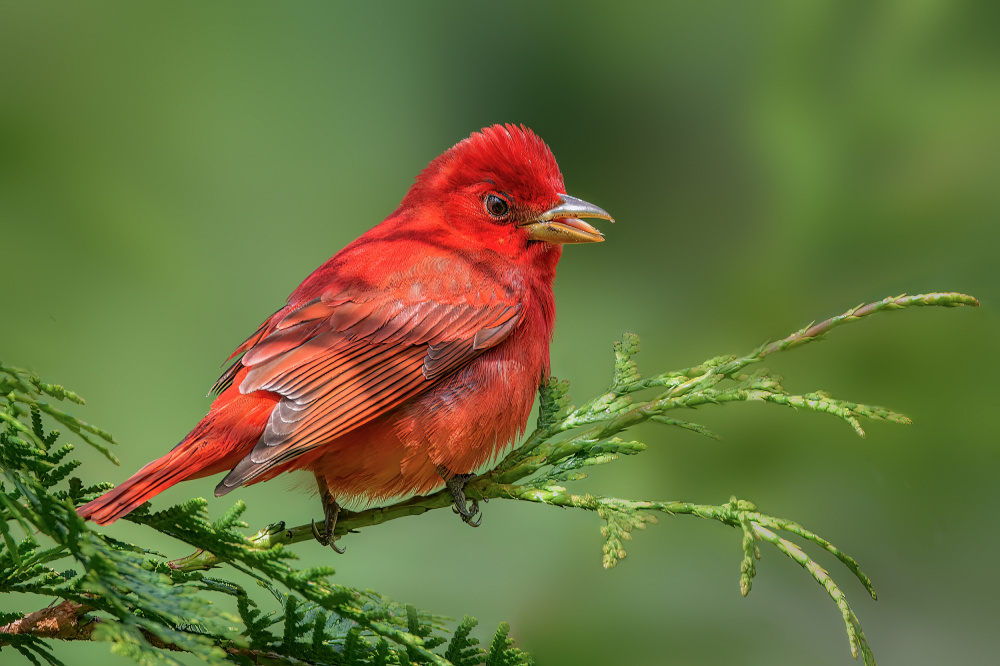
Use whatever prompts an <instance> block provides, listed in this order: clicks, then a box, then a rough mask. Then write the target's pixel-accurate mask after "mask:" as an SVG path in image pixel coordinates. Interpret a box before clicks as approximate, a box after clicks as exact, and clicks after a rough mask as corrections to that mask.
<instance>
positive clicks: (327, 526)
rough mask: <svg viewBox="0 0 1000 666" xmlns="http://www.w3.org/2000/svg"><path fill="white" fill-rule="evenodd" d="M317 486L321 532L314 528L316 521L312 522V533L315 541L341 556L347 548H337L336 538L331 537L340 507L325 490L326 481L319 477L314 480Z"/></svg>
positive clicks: (327, 490)
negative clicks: (321, 524) (320, 509)
mask: <svg viewBox="0 0 1000 666" xmlns="http://www.w3.org/2000/svg"><path fill="white" fill-rule="evenodd" d="M316 482H317V484H319V492H320V497H321V498H322V500H323V518H324V520H323V532H322V533H320V531H319V530H318V529H317V528H316V521H315V520H314V521H312V533H313V536H314V537H316V541H319V542H320V544H322V545H324V546H329V547H330V548H333V551H334V552H335V553H338V554H340V555H343V554H344V552H345V551H346V550H347V548H337V544H336V541H335V539H336V537H335V536H334V535H333V531H334V530H335V529H336V527H337V516H339V515H340V505H339V504H337V500H335V499H334V498H333V494H332V493H331V492H330V491H329V489H327V487H326V481H325V480H323V479H322V478H320V477H317V478H316Z"/></svg>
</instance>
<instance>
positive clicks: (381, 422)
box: [78, 125, 611, 552]
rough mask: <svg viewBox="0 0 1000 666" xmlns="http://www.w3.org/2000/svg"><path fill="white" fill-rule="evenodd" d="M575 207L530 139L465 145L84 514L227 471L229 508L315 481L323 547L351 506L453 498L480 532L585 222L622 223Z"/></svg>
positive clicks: (495, 135) (281, 314) (109, 513)
mask: <svg viewBox="0 0 1000 666" xmlns="http://www.w3.org/2000/svg"><path fill="white" fill-rule="evenodd" d="M565 192H566V188H565V186H564V185H563V177H562V174H561V173H560V172H559V167H558V165H557V164H556V160H555V157H553V155H552V151H550V150H549V148H548V146H546V145H545V143H544V142H543V141H542V140H541V139H540V138H538V136H536V135H535V134H534V133H533V132H532V131H531V130H529V129H527V128H526V127H524V126H520V127H518V126H514V125H505V126H500V125H494V126H492V127H488V128H486V129H483V130H482V131H480V132H477V133H474V134H473V135H472V136H471V137H469V138H468V139H465V140H464V141H461V142H459V143H458V144H456V145H455V146H454V147H452V148H451V149H450V150H448V151H447V152H446V153H444V154H443V155H441V156H439V157H438V158H437V159H435V160H434V161H433V162H431V163H430V165H429V166H428V167H427V168H426V169H424V171H423V172H422V173H421V174H420V175H419V176H418V177H417V180H416V182H415V183H414V184H413V186H412V187H411V188H410V191H409V192H408V193H407V195H406V197H405V198H404V199H403V201H402V203H401V204H400V205H399V207H398V208H397V209H396V210H395V211H394V212H393V213H392V214H391V215H390V216H389V217H388V218H386V219H385V220H384V221H383V222H382V223H381V224H379V225H377V226H375V227H374V228H372V229H371V230H369V231H368V232H366V233H365V234H363V235H362V236H361V237H360V238H358V239H357V240H355V241H354V242H353V243H351V244H350V245H348V246H347V247H346V248H344V249H343V250H341V251H340V252H339V253H337V254H336V255H335V256H334V257H332V258H331V259H329V260H328V261H327V262H326V263H324V264H323V265H322V266H320V267H319V268H318V269H317V270H316V271H315V272H314V273H313V274H312V275H310V276H309V277H308V278H306V280H305V282H303V283H302V284H301V285H299V287H298V288H297V289H296V290H295V291H294V292H292V295H291V296H289V298H288V303H287V304H286V305H285V307H283V308H281V309H280V310H278V311H277V312H275V313H274V314H273V315H271V316H270V317H268V318H267V320H266V321H265V322H264V323H263V324H261V325H260V328H258V329H257V331H256V332H255V333H254V334H253V335H251V336H250V337H249V338H248V339H247V340H246V341H245V342H244V343H243V344H242V345H240V346H239V347H238V348H237V349H236V351H235V352H233V354H232V356H230V359H232V358H233V357H236V356H240V355H242V356H240V358H239V359H238V360H237V361H235V362H234V363H233V365H232V366H231V367H230V368H229V369H228V370H226V371H225V372H224V373H223V375H222V377H220V378H219V381H218V382H217V383H216V384H215V387H214V390H215V391H217V392H218V393H219V395H218V397H217V398H216V399H215V401H214V402H213V403H212V406H211V409H210V410H209V412H208V414H207V415H206V416H205V418H203V419H202V420H201V422H200V423H199V424H198V425H197V426H195V428H194V430H192V431H191V432H190V433H189V434H188V435H187V436H186V437H185V438H184V439H183V440H181V442H180V443H179V444H178V445H177V446H176V447H174V449H173V450H172V451H170V453H168V454H167V455H165V456H163V457H162V458H160V459H158V460H154V461H153V462H151V463H149V464H148V465H146V466H145V467H143V468H142V469H140V470H139V471H138V472H136V473H135V474H134V475H133V476H132V477H131V478H129V479H128V480H127V481H125V482H124V483H123V484H121V485H120V486H118V487H117V488H115V489H114V490H111V491H109V492H107V493H105V494H104V495H102V496H101V497H98V498H97V499H95V500H93V501H92V502H89V503H88V504H85V505H83V506H82V507H80V508H79V510H78V512H79V514H80V515H81V516H83V517H84V518H89V519H92V520H94V521H95V522H97V523H100V524H102V525H105V524H108V523H111V522H114V521H115V520H117V519H119V518H121V517H122V516H124V515H126V514H128V513H129V512H131V511H133V510H134V509H136V508H137V507H138V506H139V505H141V504H142V503H144V502H146V501H147V500H148V499H150V498H151V497H153V496H154V495H157V494H158V493H161V492H163V491H164V490H166V489H167V488H169V487H170V486H172V485H174V484H175V483H177V482H179V481H184V480H186V479H197V478H201V477H204V476H209V475H212V474H217V473H219V472H224V471H227V470H228V472H229V473H228V474H227V475H226V477H225V478H224V479H223V480H222V482H221V483H219V485H218V486H217V487H216V489H215V495H216V496H217V497H218V496H221V495H225V494H226V493H228V492H230V491H231V490H233V489H235V488H238V487H239V486H244V485H249V484H252V483H258V482H260V481H266V480H268V479H271V478H273V477H275V476H277V475H278V474H281V473H282V472H288V471H291V470H298V469H307V470H310V471H312V472H313V473H314V474H315V475H316V481H317V483H318V485H319V491H320V496H321V497H322V500H323V507H324V515H325V517H326V521H325V529H324V531H323V532H322V533H320V532H319V530H317V529H316V527H315V525H314V527H313V530H314V532H315V534H316V537H317V539H318V540H319V541H320V542H321V543H323V544H324V545H325V544H332V539H333V531H334V528H335V526H336V520H337V515H338V513H339V512H340V509H341V507H344V508H345V509H346V510H352V511H353V510H361V509H364V508H367V507H372V506H381V505H387V504H393V503H395V502H399V501H401V500H403V499H406V498H408V497H412V496H415V495H426V494H429V493H432V492H435V491H437V490H439V489H440V488H441V487H442V486H445V485H447V486H448V488H449V489H451V491H452V493H453V495H454V497H455V504H456V508H457V509H458V510H459V512H460V513H461V514H462V518H463V520H465V521H466V522H468V523H470V524H477V523H474V522H472V518H473V516H474V515H475V514H476V511H477V507H476V506H475V505H473V507H472V509H471V510H470V509H468V508H467V507H466V503H465V495H464V492H463V489H464V486H465V483H466V481H467V480H468V479H470V478H472V477H473V476H474V475H475V474H477V473H481V472H482V471H485V470H486V469H488V468H489V466H490V465H491V464H495V463H496V462H497V461H498V460H499V458H500V457H501V456H503V455H505V454H506V453H507V452H509V451H510V449H511V447H512V445H513V443H514V441H515V438H516V437H518V436H519V435H520V434H521V433H523V432H524V428H525V424H526V423H527V421H528V417H529V415H530V411H531V406H532V403H533V401H534V397H535V391H536V389H537V387H538V384H539V381H541V380H542V379H544V378H545V377H547V376H548V374H549V342H550V341H551V340H552V329H553V325H554V323H555V302H554V299H553V294H552V282H553V280H554V279H555V275H556V264H557V263H558V261H559V257H560V255H561V254H562V247H561V246H562V244H564V243H592V242H598V241H601V240H603V236H602V235H601V233H600V232H599V231H598V230H597V229H595V228H594V227H592V226H591V225H589V224H587V223H586V222H584V221H582V220H581V219H580V218H582V217H590V218H604V219H607V220H611V216H610V215H608V213H606V212H605V211H604V210H602V209H600V208H598V207H597V206H594V205H592V204H589V203H587V202H585V201H581V200H580V199H576V198H574V197H571V196H569V195H567V194H566V193H565ZM333 547H334V549H335V550H338V552H339V549H337V548H336V545H333Z"/></svg>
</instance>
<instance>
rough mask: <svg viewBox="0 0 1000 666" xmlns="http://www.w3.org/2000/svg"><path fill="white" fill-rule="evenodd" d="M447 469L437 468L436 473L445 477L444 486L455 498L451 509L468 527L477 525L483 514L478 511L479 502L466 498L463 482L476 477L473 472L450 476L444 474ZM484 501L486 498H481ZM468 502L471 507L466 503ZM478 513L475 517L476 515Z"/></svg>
mask: <svg viewBox="0 0 1000 666" xmlns="http://www.w3.org/2000/svg"><path fill="white" fill-rule="evenodd" d="M447 473H448V470H446V469H444V468H438V474H440V475H441V476H442V477H444V479H445V482H444V483H445V486H447V488H448V490H450V491H451V496H452V497H454V498H455V504H454V506H452V507H451V510H452V511H454V512H455V513H457V514H458V515H459V516H461V517H462V522H464V523H465V524H466V525H468V526H469V527H479V526H480V525H481V524H482V522H483V514H482V513H481V512H480V511H479V502H478V501H477V500H474V499H468V498H466V496H465V484H467V483H468V482H469V481H470V480H471V479H474V478H476V475H475V474H455V475H453V476H451V477H447V476H445V475H446V474H447ZM483 501H484V502H485V501H487V500H483ZM466 502H469V503H471V504H472V507H471V508H469V506H468V505H467V504H466ZM477 514H478V515H479V517H478V518H476V515H477Z"/></svg>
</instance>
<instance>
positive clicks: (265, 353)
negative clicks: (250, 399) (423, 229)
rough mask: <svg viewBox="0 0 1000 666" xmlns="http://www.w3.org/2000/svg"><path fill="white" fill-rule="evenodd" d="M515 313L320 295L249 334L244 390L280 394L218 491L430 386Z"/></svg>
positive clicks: (510, 308) (508, 327) (498, 333)
mask: <svg viewBox="0 0 1000 666" xmlns="http://www.w3.org/2000/svg"><path fill="white" fill-rule="evenodd" d="M520 314H521V305H520V304H518V303H516V302H508V303H503V302H494V303H489V304H483V303H468V302H465V303H458V304H450V303H437V302H433V301H424V302H421V303H403V302H400V301H392V302H389V303H386V302H384V301H383V302H381V303H378V302H375V301H365V300H360V299H359V300H351V299H349V298H331V299H329V300H328V301H324V300H322V299H316V300H314V301H310V302H308V303H306V304H304V305H303V306H302V307H300V308H297V309H296V310H294V311H292V312H290V313H288V314H287V315H285V316H284V317H283V318H282V319H280V320H279V321H277V323H276V324H274V325H273V327H272V328H271V330H270V332H269V333H268V334H266V335H258V334H255V336H256V337H255V338H251V339H252V340H253V341H254V342H253V344H252V345H250V346H247V347H246V348H245V349H243V352H244V356H243V358H242V360H241V362H240V363H238V364H237V365H242V366H246V367H247V368H248V372H247V374H246V376H245V377H244V378H243V381H242V383H241V384H240V391H241V392H242V393H250V392H252V391H258V390H263V391H271V392H274V393H278V394H279V395H281V396H282V399H281V400H280V401H279V402H278V404H277V406H276V407H275V408H274V411H273V412H272V413H271V417H270V419H269V421H268V424H267V427H266V428H265V430H264V434H263V435H262V436H261V438H260V440H259V441H258V443H257V445H256V446H255V447H254V449H253V451H251V452H250V454H249V455H247V456H246V457H245V458H244V459H243V460H241V461H240V462H239V464H237V465H236V467H234V468H233V470H232V471H231V472H230V473H229V474H228V475H227V476H226V478H225V479H223V481H222V483H220V484H219V486H218V487H217V488H216V491H215V493H216V495H223V494H225V493H227V492H229V491H230V490H232V489H233V488H236V487H237V486H241V485H243V484H245V483H246V482H248V481H250V480H252V479H254V478H255V477H257V476H259V475H261V474H263V473H264V472H266V471H268V470H270V469H272V468H274V467H275V466H277V465H280V464H282V463H285V462H288V461H289V460H291V459H293V458H295V457H297V456H299V455H302V454H303V453H305V452H306V451H310V450H312V449H314V448H316V447H317V446H322V445H323V444H325V443H326V442H329V441H330V440H332V439H334V438H335V437H338V436H340V435H343V434H344V433H346V432H348V431H349V430H352V429H353V428H356V427H358V426H360V425H362V424H364V423H366V422H367V421H370V420H371V419H373V418H375V417H376V416H378V415H380V414H383V413H385V412H386V411H388V410H390V409H392V408H393V407H395V406H397V405H399V404H401V403H402V402H404V401H406V400H409V399H410V398H413V397H414V396H417V395H419V394H420V393H422V392H424V391H426V390H427V389H429V388H430V387H431V386H433V385H434V384H435V383H436V382H437V381H439V380H440V379H442V378H443V377H446V376H448V375H449V374H451V373H453V372H455V371H456V370H458V369H459V368H461V367H462V366H464V365H465V364H467V363H468V362H469V361H471V360H472V359H474V358H476V357H477V356H478V355H480V354H481V353H483V352H484V351H486V350H487V349H489V348H491V347H493V346H495V345H497V344H499V343H500V342H501V341H502V340H504V339H505V338H507V336H509V335H510V334H511V332H512V331H513V330H514V328H515V326H516V325H517V322H518V321H519V319H520ZM230 381H231V380H230Z"/></svg>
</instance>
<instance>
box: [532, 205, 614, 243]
mask: <svg viewBox="0 0 1000 666" xmlns="http://www.w3.org/2000/svg"><path fill="white" fill-rule="evenodd" d="M559 197H560V199H561V201H560V202H559V203H558V204H557V205H556V206H554V207H552V208H550V209H548V210H547V211H545V212H544V213H542V214H541V215H539V216H538V217H536V218H535V219H533V220H531V221H530V222H527V223H525V224H522V225H521V227H522V228H523V229H527V230H528V237H529V238H530V239H531V240H536V241H545V242H546V243H559V244H562V243H600V242H601V241H603V240H604V234H602V233H601V232H600V231H598V230H597V229H595V228H594V227H592V226H590V225H589V224H587V223H586V222H584V221H583V220H581V219H580V218H581V217H599V218H601V219H604V220H610V221H612V222H614V221H615V220H614V218H612V217H611V215H609V214H608V212H607V211H606V210H604V209H603V208H598V207H597V206H595V205H594V204H592V203H587V202H586V201H583V200H582V199H577V198H576V197H571V196H570V195H568V194H560V195H559Z"/></svg>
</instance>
